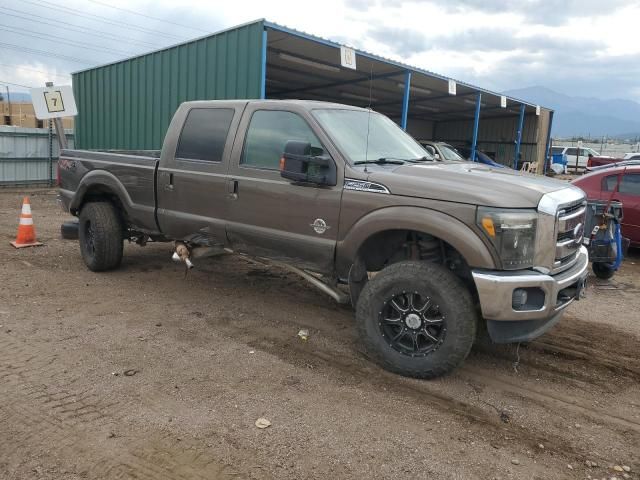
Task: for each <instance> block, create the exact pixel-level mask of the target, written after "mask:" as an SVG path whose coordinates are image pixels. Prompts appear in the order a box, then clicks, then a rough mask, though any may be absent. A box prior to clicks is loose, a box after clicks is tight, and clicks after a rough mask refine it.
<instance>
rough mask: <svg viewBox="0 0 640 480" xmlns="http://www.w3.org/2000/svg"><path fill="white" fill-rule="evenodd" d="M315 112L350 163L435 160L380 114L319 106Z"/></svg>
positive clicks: (314, 114)
mask: <svg viewBox="0 0 640 480" xmlns="http://www.w3.org/2000/svg"><path fill="white" fill-rule="evenodd" d="M312 113H313V116H314V117H315V118H316V119H317V120H318V122H319V123H320V125H321V126H322V128H324V130H325V131H326V132H327V134H329V136H330V137H331V138H332V139H333V140H334V141H335V143H336V145H337V146H338V148H339V149H340V151H341V152H342V153H343V154H344V155H345V156H346V157H347V159H348V160H349V161H350V162H351V163H355V162H363V161H367V160H379V159H389V160H404V161H417V160H424V159H427V160H433V157H432V156H431V155H430V154H429V153H428V152H427V151H426V150H425V149H424V148H422V147H421V146H420V144H419V143H418V142H416V141H415V140H414V139H413V138H411V137H410V136H409V135H407V134H406V133H405V132H404V131H403V130H402V129H401V128H400V127H398V125H396V124H395V123H394V122H393V121H391V120H390V119H389V118H387V117H385V116H384V115H380V114H379V113H376V112H367V111H363V110H339V109H317V110H313V111H312ZM367 130H368V133H369V134H368V140H369V141H368V145H367Z"/></svg>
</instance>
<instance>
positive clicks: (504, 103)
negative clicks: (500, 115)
mask: <svg viewBox="0 0 640 480" xmlns="http://www.w3.org/2000/svg"><path fill="white" fill-rule="evenodd" d="M500 107H501V108H507V97H505V96H504V95H501V96H500Z"/></svg>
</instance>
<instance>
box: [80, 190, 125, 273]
mask: <svg viewBox="0 0 640 480" xmlns="http://www.w3.org/2000/svg"><path fill="white" fill-rule="evenodd" d="M79 218H80V221H79V232H78V234H79V235H78V236H79V239H80V253H81V254H82V259H83V260H84V263H85V264H86V265H87V267H88V268H89V270H91V271H94V272H102V271H105V270H112V269H114V268H116V267H118V266H119V265H120V262H121V261H122V248H123V225H122V221H121V220H120V216H119V215H118V212H117V210H116V208H115V207H114V205H113V204H112V203H109V202H91V203H87V204H86V205H85V206H84V207H82V210H81V212H80V217H79Z"/></svg>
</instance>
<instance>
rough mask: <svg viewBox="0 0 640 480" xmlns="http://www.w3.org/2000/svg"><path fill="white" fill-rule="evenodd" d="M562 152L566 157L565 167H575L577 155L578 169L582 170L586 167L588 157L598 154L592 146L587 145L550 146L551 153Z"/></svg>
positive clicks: (597, 155)
mask: <svg viewBox="0 0 640 480" xmlns="http://www.w3.org/2000/svg"><path fill="white" fill-rule="evenodd" d="M560 153H562V154H563V155H565V156H566V159H567V169H569V170H571V169H574V170H575V168H576V157H578V170H584V169H585V168H587V161H589V157H599V156H600V154H599V153H598V152H596V151H595V150H594V149H593V148H588V147H580V148H578V147H563V146H559V145H558V146H554V147H552V148H551V154H552V155H557V154H560Z"/></svg>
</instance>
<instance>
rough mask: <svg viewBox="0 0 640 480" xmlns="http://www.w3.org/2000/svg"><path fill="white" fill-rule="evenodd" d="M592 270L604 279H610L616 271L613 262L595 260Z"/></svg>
mask: <svg viewBox="0 0 640 480" xmlns="http://www.w3.org/2000/svg"><path fill="white" fill-rule="evenodd" d="M591 270H593V273H594V274H595V276H596V277H598V278H600V279H602V280H609V279H610V278H611V277H613V275H614V274H615V273H616V271H615V269H614V268H613V267H612V266H611V264H609V263H604V262H593V263H592V264H591Z"/></svg>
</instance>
